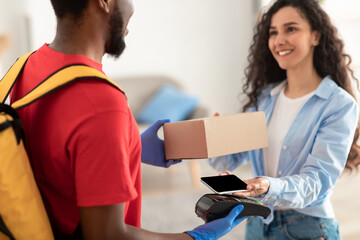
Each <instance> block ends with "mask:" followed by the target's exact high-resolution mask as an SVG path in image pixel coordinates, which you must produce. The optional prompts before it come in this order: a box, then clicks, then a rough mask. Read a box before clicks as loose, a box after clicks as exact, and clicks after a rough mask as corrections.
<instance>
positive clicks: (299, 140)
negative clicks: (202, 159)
mask: <svg viewBox="0 0 360 240" xmlns="http://www.w3.org/2000/svg"><path fill="white" fill-rule="evenodd" d="M279 92H280V86H279V84H278V85H277V86H275V85H271V86H268V87H266V88H265V89H264V90H263V91H262V93H261V94H260V96H259V100H258V111H264V112H265V115H266V122H267V123H268V122H269V119H270V117H271V114H272V112H273V109H274V106H275V103H276V100H277V98H278V96H279ZM249 111H255V109H254V108H252V109H249ZM358 116H359V108H358V104H357V102H356V100H355V99H354V98H353V97H352V96H351V95H350V94H348V93H347V92H346V91H345V90H343V89H342V88H340V87H339V86H337V84H336V83H335V82H334V81H333V80H332V79H330V77H325V78H324V79H323V80H322V82H321V83H320V85H319V87H318V88H317V90H316V91H315V94H314V95H313V96H312V97H311V98H310V99H309V100H308V101H307V102H306V103H305V104H304V106H303V107H302V109H301V110H300V112H299V113H298V115H297V116H296V118H295V120H294V122H293V123H292V125H291V127H290V129H289V131H288V132H287V135H286V136H285V139H284V142H283V146H282V151H281V153H280V159H279V166H278V169H277V176H276V178H272V177H267V176H265V170H264V164H263V155H262V150H261V149H257V150H252V151H248V152H242V153H236V154H231V155H227V156H222V157H217V158H212V159H209V160H208V162H209V164H210V165H212V166H213V167H214V168H215V169H217V170H218V171H224V170H227V169H228V170H233V169H235V168H236V167H238V166H239V165H241V164H244V163H246V162H248V161H251V163H252V167H251V171H252V174H253V176H254V177H256V176H264V177H266V178H267V179H269V181H270V188H269V191H268V193H267V194H265V195H263V196H262V198H261V199H260V201H262V202H263V203H265V204H266V205H268V206H270V207H271V208H273V207H275V206H279V207H282V208H291V209H294V210H296V211H298V212H301V213H304V214H307V215H311V216H316V217H324V218H332V217H334V211H333V208H332V205H331V203H330V195H331V193H332V190H333V188H334V186H335V184H336V181H337V180H338V178H339V176H340V174H341V172H342V171H343V169H344V166H345V163H346V160H347V156H348V154H349V151H350V147H351V144H352V142H353V138H354V133H355V129H356V126H357V123H358ZM269 144H271V143H269ZM271 220H272V216H270V217H268V219H266V220H264V222H265V223H269V222H271Z"/></svg>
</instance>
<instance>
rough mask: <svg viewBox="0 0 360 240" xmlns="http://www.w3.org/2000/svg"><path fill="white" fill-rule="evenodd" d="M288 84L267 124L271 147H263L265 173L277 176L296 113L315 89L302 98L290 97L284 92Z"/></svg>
mask: <svg viewBox="0 0 360 240" xmlns="http://www.w3.org/2000/svg"><path fill="white" fill-rule="evenodd" d="M285 86H286V84H283V87H282V89H281V90H280V93H279V97H278V99H277V102H276V104H275V108H274V111H273V113H272V116H271V118H270V120H269V123H268V126H267V134H268V140H269V147H267V148H265V149H263V157H264V166H265V174H266V175H267V176H269V177H276V176H277V168H278V164H279V158H280V152H281V148H282V144H283V142H284V139H285V136H286V134H287V132H288V130H289V128H290V126H291V124H292V123H293V121H294V119H295V117H296V115H297V114H298V113H299V111H300V109H301V108H302V106H303V105H304V104H305V103H306V101H307V100H308V99H310V98H311V96H313V95H314V93H315V91H313V92H311V93H308V94H306V95H305V96H302V97H300V98H295V99H292V98H288V97H286V96H285V94H284V90H285Z"/></svg>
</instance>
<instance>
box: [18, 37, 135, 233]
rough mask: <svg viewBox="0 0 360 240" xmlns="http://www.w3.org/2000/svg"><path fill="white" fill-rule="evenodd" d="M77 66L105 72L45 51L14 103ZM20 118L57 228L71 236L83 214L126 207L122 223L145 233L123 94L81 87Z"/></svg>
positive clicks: (87, 83) (100, 86)
mask: <svg viewBox="0 0 360 240" xmlns="http://www.w3.org/2000/svg"><path fill="white" fill-rule="evenodd" d="M79 63H81V64H86V65H88V66H90V67H93V68H95V69H98V70H100V71H102V65H101V64H100V63H97V62H95V61H93V60H91V59H89V58H87V57H84V56H80V55H66V54H62V53H59V52H56V51H54V50H52V49H50V48H49V47H48V46H47V44H45V45H44V46H42V47H41V48H40V49H39V50H38V51H37V52H35V53H34V54H33V55H32V56H31V57H30V58H29V60H28V62H27V63H26V65H25V68H24V71H23V73H22V75H21V76H20V78H19V79H18V81H17V83H16V84H15V86H14V90H13V92H12V95H11V102H13V101H14V100H17V99H19V98H20V97H22V96H23V95H25V94H26V93H27V92H29V91H30V90H31V89H32V88H34V87H35V86H36V85H38V84H39V83H40V82H41V81H42V80H44V79H45V78H46V77H47V76H49V75H50V74H51V73H53V72H54V71H56V70H58V69H60V68H62V67H63V66H65V65H69V64H79ZM18 113H19V115H20V118H21V121H22V123H23V127H24V132H25V145H26V149H27V152H28V154H29V158H30V161H31V165H32V167H33V171H34V174H35V177H36V180H37V183H38V185H39V188H40V190H41V192H42V195H43V199H44V203H45V206H46V209H47V212H48V214H49V217H50V220H51V222H52V225H53V227H55V228H57V229H58V230H60V231H61V232H63V233H66V234H71V233H72V232H73V231H74V230H75V228H76V227H77V225H78V224H79V220H80V217H79V211H78V207H89V206H101V205H111V204H118V203H126V211H125V222H126V223H127V224H130V225H133V226H137V227H140V212H141V171H140V164H141V140H140V135H139V130H138V127H137V124H136V122H135V120H134V117H133V115H132V114H131V112H130V109H129V107H128V103H127V100H126V97H125V95H124V94H123V93H122V92H120V91H119V90H118V89H116V88H114V87H113V86H111V85H109V84H107V83H105V82H102V81H99V80H95V79H85V80H79V81H77V82H74V83H72V84H69V85H67V86H65V87H62V88H60V89H58V90H56V91H55V92H53V93H51V94H49V95H47V96H45V97H43V98H41V99H39V100H38V101H36V102H35V103H33V104H31V105H29V106H27V107H25V108H24V109H20V110H19V111H18Z"/></svg>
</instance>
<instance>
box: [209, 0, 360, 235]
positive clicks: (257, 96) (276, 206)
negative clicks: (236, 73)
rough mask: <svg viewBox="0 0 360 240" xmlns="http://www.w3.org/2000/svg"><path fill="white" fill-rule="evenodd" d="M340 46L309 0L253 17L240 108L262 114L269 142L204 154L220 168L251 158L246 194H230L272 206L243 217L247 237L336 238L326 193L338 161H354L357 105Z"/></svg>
mask: <svg viewBox="0 0 360 240" xmlns="http://www.w3.org/2000/svg"><path fill="white" fill-rule="evenodd" d="M343 49H344V45H343V42H342V41H341V40H340V39H339V38H338V36H337V31H336V28H335V27H334V26H333V25H332V24H331V22H330V19H329V17H328V15H327V14H326V13H325V12H324V10H323V9H322V8H321V7H320V5H319V3H318V1H316V0H277V1H275V2H274V4H273V5H272V6H271V7H270V8H269V9H268V11H267V12H266V13H265V14H264V15H263V16H262V18H261V20H260V22H259V23H258V25H257V27H256V31H255V35H254V37H253V43H252V45H251V47H250V55H249V57H248V59H249V65H248V67H247V69H246V72H245V74H246V77H247V79H246V83H245V85H244V88H243V90H244V93H245V94H246V95H247V97H248V101H247V103H246V104H245V106H244V108H243V110H244V111H264V112H265V114H266V120H267V129H268V140H269V147H268V148H266V149H263V150H255V151H251V152H242V153H237V154H232V155H228V156H224V157H219V158H214V159H210V160H209V163H210V164H211V165H212V166H214V167H215V168H217V169H218V170H220V171H223V170H226V169H229V170H233V169H235V168H236V167H237V166H239V165H241V164H243V163H245V162H248V161H251V162H252V168H253V169H252V173H254V177H255V178H253V179H249V180H245V182H246V183H247V190H248V192H238V193H235V195H237V196H240V197H260V199H261V201H263V202H264V203H265V204H266V205H268V206H271V207H272V208H273V210H274V211H273V212H272V216H271V217H269V218H268V219H266V220H264V219H260V218H258V217H251V218H249V220H248V223H247V230H246V239H269V238H270V239H273V238H274V239H288V238H290V239H321V238H324V239H340V233H339V229H338V228H339V226H338V222H337V220H336V219H335V217H334V211H333V208H332V206H331V202H330V195H331V192H332V189H333V188H334V186H335V183H336V182H337V180H338V178H339V176H340V174H341V173H342V171H343V170H344V167H347V168H348V169H356V168H358V165H359V164H360V162H359V146H358V145H357V144H356V141H357V140H358V138H359V132H358V130H357V127H358V120H359V106H358V103H357V101H356V100H355V97H354V94H353V91H352V89H351V85H352V82H351V78H350V76H352V77H353V78H354V76H353V74H352V70H351V69H350V68H349V63H350V62H351V58H350V56H349V55H347V54H345V53H344V52H343ZM334 139H336V141H335V140H334ZM349 152H350V153H349ZM263 223H266V224H263ZM320 226H322V227H320ZM303 229H306V230H307V231H303Z"/></svg>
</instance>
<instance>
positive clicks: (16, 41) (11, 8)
mask: <svg viewBox="0 0 360 240" xmlns="http://www.w3.org/2000/svg"><path fill="white" fill-rule="evenodd" d="M27 9H28V2H27V0H16V1H6V0H0V34H7V35H9V36H10V38H11V47H10V48H9V49H8V50H6V51H5V52H4V55H3V56H1V59H0V60H1V62H0V74H1V73H5V72H6V71H7V70H8V68H9V67H10V66H11V65H12V63H13V62H14V61H15V60H16V58H17V57H19V56H20V55H22V54H23V53H26V52H28V51H29V49H30V47H31V46H30V39H29V31H28V29H29V28H28V24H29V18H28V15H27ZM1 77H2V74H1Z"/></svg>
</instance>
